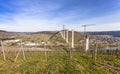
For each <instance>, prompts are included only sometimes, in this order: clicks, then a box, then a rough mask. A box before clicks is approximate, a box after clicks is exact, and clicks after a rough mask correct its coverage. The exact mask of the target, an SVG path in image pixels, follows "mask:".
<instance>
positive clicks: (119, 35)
mask: <svg viewBox="0 0 120 74" xmlns="http://www.w3.org/2000/svg"><path fill="white" fill-rule="evenodd" d="M87 34H90V35H112V36H113V37H120V31H100V32H87Z"/></svg>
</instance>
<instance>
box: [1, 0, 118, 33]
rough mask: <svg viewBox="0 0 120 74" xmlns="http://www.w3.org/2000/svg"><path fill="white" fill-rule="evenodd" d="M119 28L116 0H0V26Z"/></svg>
mask: <svg viewBox="0 0 120 74" xmlns="http://www.w3.org/2000/svg"><path fill="white" fill-rule="evenodd" d="M88 24H94V25H91V26H87V31H113V30H120V0H0V30H6V31H17V32H36V31H56V30H61V29H62V26H63V25H65V27H66V28H67V29H69V30H71V29H74V30H76V31H83V27H81V26H82V25H88Z"/></svg>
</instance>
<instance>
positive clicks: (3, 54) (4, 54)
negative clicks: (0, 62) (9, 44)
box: [0, 40, 6, 61]
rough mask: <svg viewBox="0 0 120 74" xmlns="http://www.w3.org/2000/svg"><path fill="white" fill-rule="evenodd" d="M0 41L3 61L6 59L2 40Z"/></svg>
mask: <svg viewBox="0 0 120 74" xmlns="http://www.w3.org/2000/svg"><path fill="white" fill-rule="evenodd" d="M0 43H1V48H2V53H3V57H4V61H6V55H5V51H4V47H3V42H2V40H0Z"/></svg>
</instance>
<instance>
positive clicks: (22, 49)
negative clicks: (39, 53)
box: [20, 40, 26, 60]
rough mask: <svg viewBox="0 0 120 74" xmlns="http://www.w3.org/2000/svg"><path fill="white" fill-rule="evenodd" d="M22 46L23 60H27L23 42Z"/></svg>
mask: <svg viewBox="0 0 120 74" xmlns="http://www.w3.org/2000/svg"><path fill="white" fill-rule="evenodd" d="M20 45H21V50H22V54H23V59H24V60H26V57H25V51H24V49H23V43H22V40H21V42H20Z"/></svg>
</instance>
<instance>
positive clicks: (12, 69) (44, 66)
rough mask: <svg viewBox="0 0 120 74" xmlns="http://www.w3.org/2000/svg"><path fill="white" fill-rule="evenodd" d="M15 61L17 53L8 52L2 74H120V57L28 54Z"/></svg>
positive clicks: (76, 54)
mask: <svg viewBox="0 0 120 74" xmlns="http://www.w3.org/2000/svg"><path fill="white" fill-rule="evenodd" d="M25 55H26V60H23V56H22V53H20V56H19V57H18V60H17V61H14V59H15V56H16V55H15V53H13V52H8V53H7V55H6V59H7V61H4V60H3V56H2V55H1V56H0V57H1V59H0V73H1V74H119V73H120V56H118V57H116V55H110V54H97V55H96V59H95V58H94V56H93V55H94V53H91V52H86V53H85V52H71V51H64V52H55V51H51V52H48V51H41V52H32V51H29V52H26V53H25Z"/></svg>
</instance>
